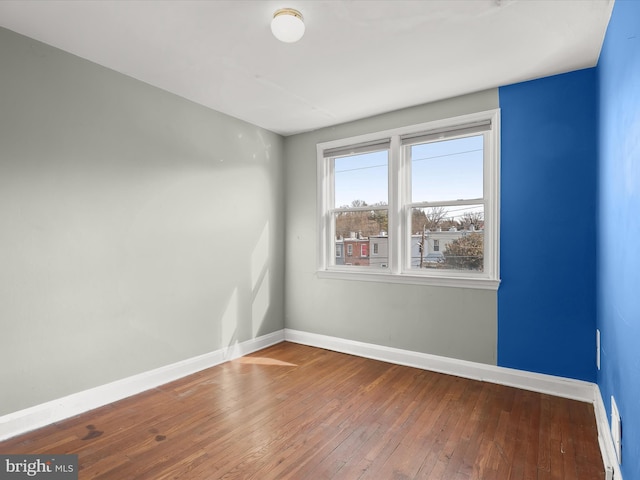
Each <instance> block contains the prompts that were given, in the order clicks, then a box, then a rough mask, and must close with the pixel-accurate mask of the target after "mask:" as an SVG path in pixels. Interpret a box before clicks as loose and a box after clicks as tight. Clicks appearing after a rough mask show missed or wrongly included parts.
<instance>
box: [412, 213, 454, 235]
mask: <svg viewBox="0 0 640 480" xmlns="http://www.w3.org/2000/svg"><path fill="white" fill-rule="evenodd" d="M447 213H448V211H447V210H446V209H445V208H444V207H430V208H414V209H413V211H412V212H411V231H412V232H413V233H421V232H422V231H423V230H424V229H427V230H431V231H435V230H437V229H438V228H442V226H443V223H444V220H445V218H446V217H447Z"/></svg>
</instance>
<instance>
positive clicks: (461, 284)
mask: <svg viewBox="0 0 640 480" xmlns="http://www.w3.org/2000/svg"><path fill="white" fill-rule="evenodd" d="M316 274H317V276H318V278H326V279H334V280H356V281H360V282H379V283H398V284H409V285H429V286H434V287H454V288H475V289H480V290H498V287H499V286H500V280H493V279H489V278H470V277H453V276H449V277H447V276H437V277H436V276H425V275H411V274H406V273H404V274H391V273H372V272H367V273H364V272H346V271H336V270H318V271H317V272H316Z"/></svg>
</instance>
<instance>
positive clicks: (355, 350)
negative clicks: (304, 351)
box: [284, 328, 594, 403]
mask: <svg viewBox="0 0 640 480" xmlns="http://www.w3.org/2000/svg"><path fill="white" fill-rule="evenodd" d="M284 338H285V340H287V341H290V342H294V343H302V344H304V345H310V346H314V347H320V348H326V349H328V350H334V351H337V352H342V353H349V354H352V355H357V356H360V357H366V358H372V359H375V360H382V361H384V362H390V363H396V364H398V365H406V366H408V367H416V368H421V369H423V370H431V371H433V372H439V373H446V374H449V375H455V376H458V377H464V378H470V379H473V380H481V381H483V382H491V383H497V384H500V385H507V386H510V387H517V388H522V389H525V390H532V391H534V392H540V393H548V394H549V395H556V396H559V397H564V398H570V399H573V400H579V401H582V402H589V403H593V401H594V393H593V385H594V384H593V383H590V382H583V381H580V380H573V379H569V378H563V377H555V376H553V375H544V374H541V373H533V372H525V371H522V370H515V369H512V368H505V367H497V366H495V365H486V364H483V363H476V362H470V361H466V360H458V359H455V358H448V357H441V356H438V355H430V354H427V353H420V352H412V351H409V350H401V349H399V348H391V347H384V346H380V345H374V344H371V343H362V342H356V341H353V340H345V339H343V338H336V337H328V336H326V335H318V334H316V333H307V332H301V331H298V330H291V329H288V328H285V330H284Z"/></svg>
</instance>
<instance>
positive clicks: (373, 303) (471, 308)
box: [285, 90, 498, 364]
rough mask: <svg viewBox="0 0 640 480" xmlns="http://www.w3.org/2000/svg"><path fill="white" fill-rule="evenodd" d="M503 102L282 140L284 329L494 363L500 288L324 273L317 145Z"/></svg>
mask: <svg viewBox="0 0 640 480" xmlns="http://www.w3.org/2000/svg"><path fill="white" fill-rule="evenodd" d="M494 108H498V92H497V90H490V91H485V92H479V93H476V94H472V95H466V96H463V97H457V98H453V99H450V100H446V101H442V102H437V103H432V104H428V105H423V106H420V107H413V108H409V109H405V110H400V111H397V112H392V113H388V114H385V115H379V116H376V117H372V118H369V119H365V120H361V121H357V122H352V123H348V124H344V125H339V126H336V127H331V128H326V129H322V130H317V131H315V132H310V133H305V134H300V135H295V136H292V137H287V138H286V139H285V158H286V168H285V176H286V187H287V192H286V198H287V207H286V223H287V229H286V239H287V249H286V275H285V278H286V283H285V285H286V286H285V291H286V297H285V305H286V306H285V311H286V318H285V324H286V326H287V328H292V329H296V330H302V331H305V332H313V333H319V334H323V335H331V336H336V337H340V338H346V339H351V340H357V341H361V342H368V343H374V344H377V345H385V346H389V347H396V348H402V349H407V350H412V351H417V352H423V353H431V354H436V355H442V356H446V357H453V358H459V359H464V360H471V361H476V362H482V363H487V364H495V363H496V336H497V311H496V301H497V297H496V292H495V291H487V290H472V289H459V288H445V287H427V286H417V285H396V284H393V285H392V284H384V283H373V282H358V281H342V280H332V279H319V278H317V276H316V274H315V272H316V244H317V239H316V144H317V143H319V142H327V141H330V140H337V139H341V138H347V137H351V136H356V135H362V134H366V133H372V132H377V131H382V130H387V129H391V128H397V127H402V126H407V125H414V124H418V123H423V122H428V121H432V120H437V119H441V118H447V117H453V116H456V115H464V114H467V113H473V112H479V111H483V110H490V109H494Z"/></svg>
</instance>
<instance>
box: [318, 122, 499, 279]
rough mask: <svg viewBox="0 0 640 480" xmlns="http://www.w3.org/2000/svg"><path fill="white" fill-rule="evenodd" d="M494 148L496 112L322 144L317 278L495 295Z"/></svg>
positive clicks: (496, 163)
mask: <svg viewBox="0 0 640 480" xmlns="http://www.w3.org/2000/svg"><path fill="white" fill-rule="evenodd" d="M498 148H499V112H498V110H493V111H488V112H480V113H476V114H471V115H465V116H462V117H456V118H451V119H446V120H440V121H435V122H429V123H425V124H421V125H415V126H412V127H407V128H402V129H395V130H390V131H386V132H379V133H375V134H369V135H363V136H360V137H354V138H350V139H344V140H338V141H333V142H327V143H322V144H319V145H318V147H317V150H318V206H319V208H318V227H319V228H318V230H319V233H318V234H319V239H318V240H319V242H318V245H319V246H320V247H319V251H318V274H319V275H320V276H322V277H326V278H351V279H358V280H372V281H385V282H398V283H423V284H432V285H446V286H461V287H472V288H491V289H495V288H497V286H498V284H499V271H498V231H499V229H498V219H499V217H498V207H499V191H498V189H499V151H498ZM349 240H350V241H351V243H349V244H347V241H349ZM343 243H344V244H345V245H347V255H348V256H351V255H352V254H353V243H359V244H360V255H361V257H366V256H367V255H368V253H369V245H370V244H372V245H373V247H372V248H373V255H374V256H373V257H371V259H368V260H367V261H366V262H364V263H363V262H358V264H355V263H354V264H353V265H348V264H344V265H342V264H340V263H339V262H337V261H335V260H334V259H335V257H336V254H335V252H336V251H337V249H338V248H339V247H338V246H339V245H342V244H343ZM423 246H424V248H423ZM429 247H431V249H430V248H429Z"/></svg>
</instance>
